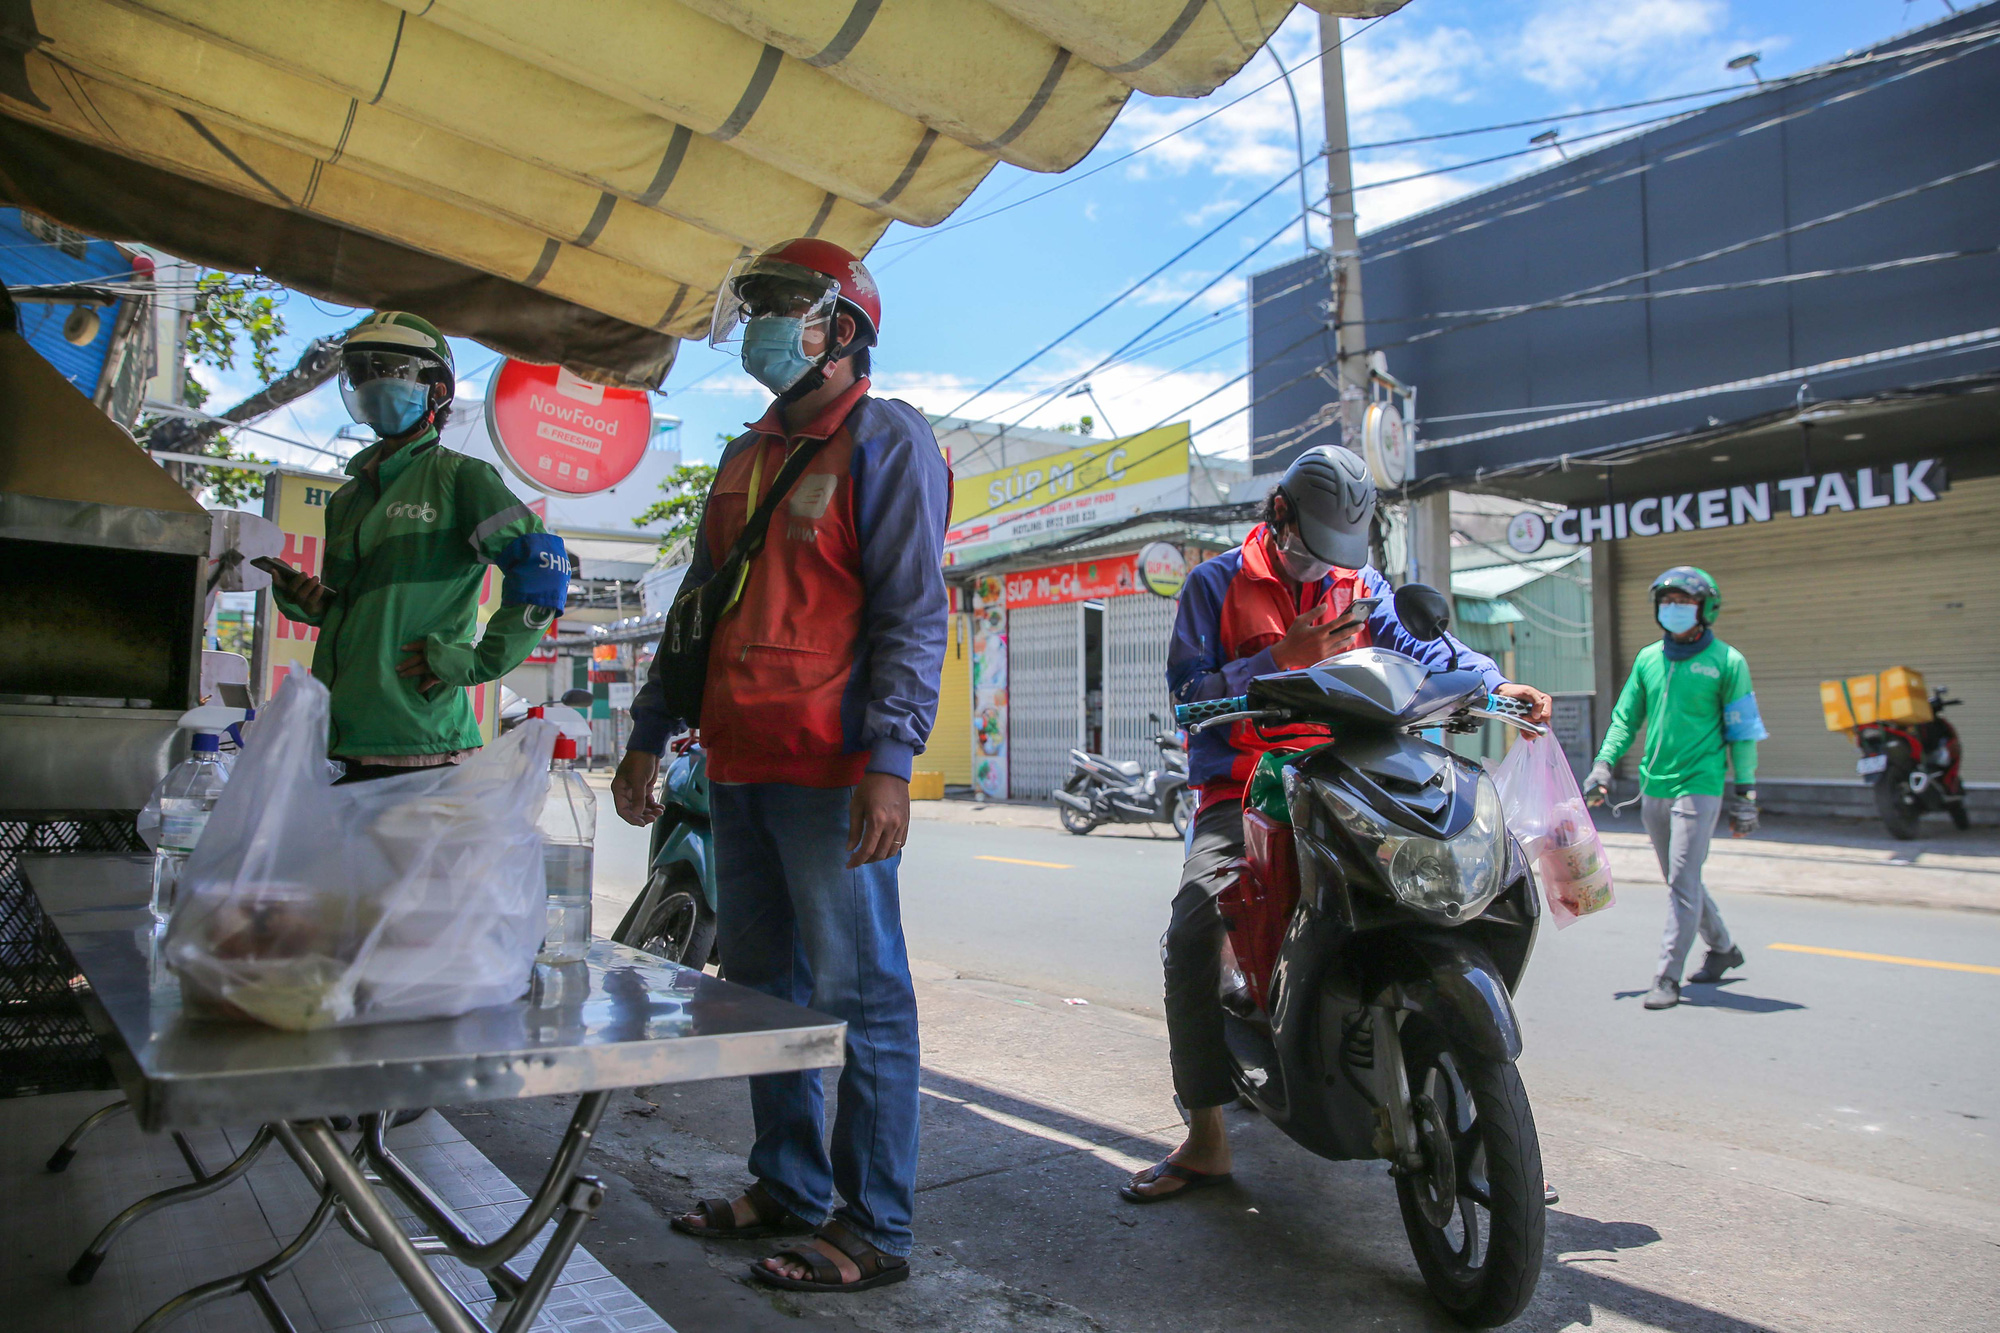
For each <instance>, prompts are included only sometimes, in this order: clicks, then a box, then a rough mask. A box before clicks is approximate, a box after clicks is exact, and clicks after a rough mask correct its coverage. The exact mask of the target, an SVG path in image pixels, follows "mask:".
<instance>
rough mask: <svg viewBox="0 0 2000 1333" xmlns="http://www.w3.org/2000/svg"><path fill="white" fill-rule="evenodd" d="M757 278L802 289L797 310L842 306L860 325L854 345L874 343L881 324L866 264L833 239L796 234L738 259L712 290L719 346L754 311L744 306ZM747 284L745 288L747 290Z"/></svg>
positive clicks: (713, 330) (713, 331)
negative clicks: (715, 288) (749, 256)
mask: <svg viewBox="0 0 2000 1333" xmlns="http://www.w3.org/2000/svg"><path fill="white" fill-rule="evenodd" d="M757 278H774V279H778V280H781V281H782V282H783V283H784V284H785V286H787V287H789V288H796V289H802V292H801V294H802V295H803V296H804V298H805V300H804V301H803V302H801V307H802V308H801V310H800V313H802V314H810V313H812V312H813V311H826V310H831V309H834V308H837V307H840V306H845V307H846V308H847V313H848V314H850V315H852V316H853V317H854V319H855V322H856V323H857V324H859V325H860V326H861V327H860V329H859V332H858V336H857V338H856V344H857V345H860V346H867V345H871V344H873V343H874V341H875V339H876V335H877V333H878V332H879V331H880V329H881V327H882V297H881V293H880V292H879V291H877V290H876V287H875V278H874V275H873V274H871V273H869V271H868V266H867V265H865V264H863V263H862V262H861V261H860V260H859V259H857V258H856V257H855V256H854V255H853V254H851V253H850V252H848V251H846V250H843V249H842V248H841V247H839V246H837V245H835V244H834V243H833V242H832V241H822V240H818V239H816V238H814V237H811V236H801V237H799V238H798V239H796V240H790V241H784V242H782V243H780V244H778V245H774V246H772V247H771V248H770V249H768V250H766V251H764V253H762V254H760V255H755V256H752V257H751V258H748V259H742V260H738V261H737V262H736V264H735V265H734V266H733V267H731V269H730V270H729V275H728V276H727V277H725V278H724V279H723V280H722V287H721V289H720V290H719V291H717V292H716V294H715V316H714V319H713V320H712V321H711V322H710V325H709V334H708V340H709V342H710V343H712V344H714V345H715V346H718V347H719V346H721V345H722V344H723V343H726V342H731V341H734V340H735V338H736V337H737V336H739V335H738V330H740V329H741V328H742V326H743V324H744V322H745V321H746V320H748V319H749V318H750V316H751V315H752V314H754V313H757V312H756V311H753V310H751V309H749V305H750V304H751V301H750V297H752V296H754V295H755V284H754V282H753V280H754V279H757ZM746 288H749V289H750V292H749V293H748V294H747V295H746V291H745V289H746Z"/></svg>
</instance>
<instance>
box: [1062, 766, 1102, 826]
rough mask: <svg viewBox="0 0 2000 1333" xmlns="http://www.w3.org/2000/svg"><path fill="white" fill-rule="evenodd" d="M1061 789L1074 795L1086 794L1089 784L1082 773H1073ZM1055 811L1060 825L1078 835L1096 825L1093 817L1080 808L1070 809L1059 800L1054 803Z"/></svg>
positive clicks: (1088, 790)
mask: <svg viewBox="0 0 2000 1333" xmlns="http://www.w3.org/2000/svg"><path fill="white" fill-rule="evenodd" d="M1063 790H1064V791H1066V792H1069V793H1071V794H1072V795H1075V796H1086V795H1088V794H1089V792H1090V784H1089V783H1088V782H1087V781H1085V780H1084V776H1083V774H1081V773H1075V774H1072V775H1071V776H1070V780H1069V781H1068V782H1065V783H1063ZM1056 812H1057V813H1058V814H1059V815H1061V816H1062V826H1063V827H1064V828H1066V829H1068V830H1069V831H1070V832H1071V833H1074V834H1076V835H1077V836H1078V837H1082V836H1083V835H1084V834H1086V833H1088V832H1090V831H1091V830H1092V829H1094V828H1096V827H1097V821H1096V820H1095V819H1092V818H1091V817H1090V816H1089V815H1087V814H1085V813H1084V812H1083V811H1081V810H1072V809H1071V808H1070V807H1069V806H1066V805H1064V804H1062V803H1061V802H1057V803H1056Z"/></svg>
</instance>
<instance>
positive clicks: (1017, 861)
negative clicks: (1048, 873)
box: [972, 856, 1076, 870]
mask: <svg viewBox="0 0 2000 1333" xmlns="http://www.w3.org/2000/svg"><path fill="white" fill-rule="evenodd" d="M972 859H973V860H975V861H1000V862H1004V863H1005V864H1007V865H1010V866H1040V867H1041V868H1042V869H1044V870H1074V869H1076V867H1075V866H1072V865H1064V864H1063V863H1062V862H1061V861H1023V860H1022V859H1021V858H1020V857H1018V856H975V857H973V858H972Z"/></svg>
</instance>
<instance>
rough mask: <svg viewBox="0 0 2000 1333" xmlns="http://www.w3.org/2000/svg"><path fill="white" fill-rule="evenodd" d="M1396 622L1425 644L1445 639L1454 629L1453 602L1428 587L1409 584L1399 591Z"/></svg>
mask: <svg viewBox="0 0 2000 1333" xmlns="http://www.w3.org/2000/svg"><path fill="white" fill-rule="evenodd" d="M1396 619H1398V620H1400V621H1402V622H1403V628H1404V629H1407V630H1408V631H1409V632H1410V633H1411V634H1412V635H1414V636H1415V637H1416V638H1418V639H1421V640H1423V641H1424V642H1425V643H1429V642H1431V641H1433V640H1436V639H1440V638H1443V637H1444V632H1445V630H1446V629H1448V628H1449V627H1450V626H1451V599H1450V598H1448V597H1446V596H1445V595H1444V594H1443V593H1441V592H1439V591H1438V590H1437V589H1436V588H1433V587H1431V586H1429V585H1428V584H1423V583H1405V584H1404V585H1403V586H1402V587H1400V588H1398V589H1396Z"/></svg>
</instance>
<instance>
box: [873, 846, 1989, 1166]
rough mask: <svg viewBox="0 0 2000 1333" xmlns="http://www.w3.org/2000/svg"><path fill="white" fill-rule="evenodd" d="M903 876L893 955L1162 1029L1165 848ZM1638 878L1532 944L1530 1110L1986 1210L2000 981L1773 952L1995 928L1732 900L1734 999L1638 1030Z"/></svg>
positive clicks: (1653, 924) (1022, 851)
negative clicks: (1679, 1133)
mask: <svg viewBox="0 0 2000 1333" xmlns="http://www.w3.org/2000/svg"><path fill="white" fill-rule="evenodd" d="M904 856H905V860H906V866H905V869H904V873H903V914H904V924H905V929H906V930H907V932H908V934H909V940H910V952H911V954H912V955H914V956H916V957H919V958H924V959H928V960H930V961H932V962H936V963H941V964H944V965H946V966H949V967H951V968H954V969H956V970H958V971H959V972H961V973H963V974H965V975H968V976H979V977H988V978H993V979H997V980H1001V981H1007V982H1012V983H1015V984H1017V985H1022V986H1027V987H1032V988H1035V989H1039V990H1045V991H1051V992H1054V993H1057V994H1060V995H1064V996H1075V997H1080V998H1085V999H1090V1000H1092V1001H1094V1002H1097V1003H1110V1004H1115V1005H1118V1006H1120V1007H1122V1008H1127V1009H1131V1010H1133V1011H1135V1012H1139V1013H1146V1014H1153V1015H1158V1014H1159V1013H1160V1012H1161V1011H1160V956H1159V937H1160V932H1161V931H1162V930H1163V929H1164V928H1165V926H1166V919H1167V905H1168V903H1169V901H1170V900H1171V899H1172V897H1173V893H1174V889H1175V886H1176V883H1177V877H1178V873H1179V868H1180V849H1179V846H1178V844H1176V843H1175V842H1173V841H1171V840H1167V839H1152V838H1147V837H1145V836H1143V834H1141V836H1136V837H1135V836H1131V835H1126V836H1112V837H1107V836H1105V831H1102V830H1100V831H1099V832H1097V833H1093V834H1091V835H1089V836H1088V837H1082V838H1079V837H1074V836H1071V835H1070V834H1067V833H1062V832H1059V831H1055V830H1042V829H1028V828H1000V827H991V826H987V827H979V826H953V825H945V824H937V823H932V822H928V821H919V822H918V823H917V824H916V825H915V830H914V831H913V833H912V836H911V838H910V843H909V846H908V848H907V849H906V851H905V853H904ZM1032 863H1040V864H1032ZM1654 878H1655V882H1653V883H1628V884H1624V885H1621V886H1620V888H1619V890H1618V899H1619V901H1618V904H1617V906H1616V907H1615V908H1614V909H1612V910H1611V911H1608V912H1605V913H1603V914H1602V915H1599V916H1597V917H1595V918H1590V919H1586V920H1583V921H1579V922H1575V923H1573V924H1572V925H1571V926H1570V927H1569V928H1568V929H1566V930H1561V931H1557V930H1553V929H1547V928H1546V927H1545V929H1544V930H1543V933H1542V936H1541V939H1540V940H1539V941H1538V943H1537V946H1536V953H1535V957H1534V960H1533V962H1532V963H1531V965H1530V967H1529V971H1528V975H1527V980H1526V982H1525V984H1524V985H1523V987H1522V990H1521V994H1520V995H1519V996H1518V997H1517V999H1518V1003H1519V1007H1520V1012H1521V1018H1522V1023H1523V1027H1524V1031H1525V1034H1526V1040H1527V1053H1526V1055H1525V1056H1524V1059H1523V1071H1524V1075H1525V1077H1526V1079H1527V1081H1528V1086H1529V1090H1530V1092H1531V1093H1532V1094H1533V1095H1534V1096H1536V1097H1537V1098H1538V1099H1542V1100H1557V1101H1560V1102H1562V1103H1564V1104H1566V1105H1569V1106H1571V1107H1574V1108H1577V1109H1582V1110H1588V1111H1591V1112H1594V1113H1596V1114H1599V1115H1603V1116H1607V1117H1611V1118H1615V1119H1617V1120H1619V1121H1622V1122H1625V1123H1628V1124H1643V1125H1649V1126H1653V1127H1656V1128H1661V1129H1669V1130H1693V1131H1694V1132H1697V1133H1700V1134H1702V1135H1703V1136H1704V1137H1708V1138H1712V1139H1714V1140H1715V1141H1717V1142H1721V1143H1729V1144H1734V1145H1739V1146H1742V1147H1747V1148H1756V1149H1761V1150H1764V1151H1768V1152H1773V1153H1779V1154H1783V1155H1785V1156H1788V1157H1798V1158H1801V1159H1804V1160H1808V1161H1812V1162H1817V1163H1821V1164H1824V1165H1827V1166H1833V1167H1838V1168H1841V1169H1845V1170H1851V1171H1865V1172H1869V1173H1871V1174H1875V1175H1878V1176H1881V1177H1882V1178H1884V1179H1887V1180H1896V1181H1901V1182H1904V1183H1907V1184H1915V1185H1919V1186H1922V1187H1923V1188H1926V1189H1932V1190H1942V1191H1948V1192H1952V1193H1960V1194H1963V1195H1965V1196H1966V1197H1969V1198H1984V1199H1986V1200H1989V1201H1996V1202H2000V1061H1996V1060H1995V1059H1994V1054H1995V1052H1996V1050H2000V1037H1996V1035H1995V1018H1994V1015H1995V1013H1996V1012H2000V974H1995V973H1978V972H1960V971H1952V970H1948V969H1945V968H1939V967H1919V966H1912V965H1908V964H1892V963H1878V962H1870V961H1865V960H1859V959H1851V958H1841V957H1835V956H1831V955H1826V954H1813V953H1799V952H1792V951H1790V950H1788V949H1775V948H1772V947H1771V946H1773V945H1791V946H1804V947H1808V948H1816V949H1836V950H1843V951H1847V952H1860V953H1875V954H1885V955H1893V956H1899V957H1908V958H1917V959H1924V960H1931V961H1936V962H1942V963H1961V964H1973V965H1983V966H1986V967H1988V968H1994V967H2000V915H1988V914H1973V913H1964V912H1939V911H1925V910H1921V909H1914V908H1901V909H1898V908H1884V907H1870V906H1853V905H1848V904H1844V903H1831V902H1820V901H1812V900H1805V899H1796V898H1783V897H1762V896H1752V895H1747V894H1738V895H1730V896H1729V898H1728V900H1727V902H1726V904H1725V911H1724V914H1725V916H1726V918H1727V919H1728V921H1729V923H1730V927H1731V929H1732V930H1733V931H1734V932H1735V934H1736V936H1737V938H1738V941H1739V943H1740V945H1741V947H1742V948H1743V950H1744V952H1745V953H1746V954H1747V955H1748V956H1749V963H1748V965H1747V966H1746V967H1745V968H1744V969H1743V972H1742V975H1741V979H1740V980H1732V981H1731V982H1730V983H1728V984H1726V985H1723V986H1716V987H1707V986H1703V987H1689V988H1688V991H1687V999H1686V1003H1684V1004H1683V1005H1682V1007H1681V1008H1680V1009H1678V1010H1673V1011H1669V1012H1665V1013H1658V1012H1648V1011H1646V1010H1643V1009H1641V1008H1640V1006H1639V996H1640V994H1641V993H1642V992H1643V991H1644V990H1645V988H1646V986H1647V985H1648V984H1649V983H1650V981H1651V979H1652V969H1653V963H1654V960H1655V958H1656V956H1657V951H1658V945H1659V936H1660V930H1661V926H1662V924H1663V922H1664V920H1665V914H1666V890H1665V888H1664V887H1663V886H1661V885H1659V884H1658V883H1657V876H1655V877H1654ZM1700 956H1701V952H1700V946H1699V945H1697V946H1696V952H1695V955H1694V961H1699V959H1700ZM1690 970H1692V968H1690Z"/></svg>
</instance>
